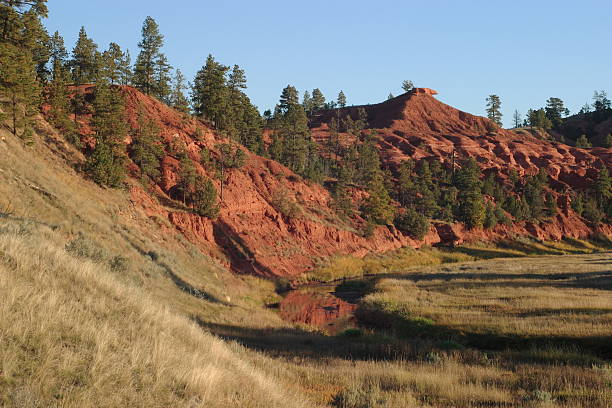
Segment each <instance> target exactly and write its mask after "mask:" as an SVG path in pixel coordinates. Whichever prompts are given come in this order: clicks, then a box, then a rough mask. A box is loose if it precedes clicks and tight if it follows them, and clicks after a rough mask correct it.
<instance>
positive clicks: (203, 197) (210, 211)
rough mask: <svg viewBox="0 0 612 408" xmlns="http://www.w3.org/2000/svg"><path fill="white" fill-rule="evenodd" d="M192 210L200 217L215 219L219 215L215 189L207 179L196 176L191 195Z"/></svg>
mask: <svg viewBox="0 0 612 408" xmlns="http://www.w3.org/2000/svg"><path fill="white" fill-rule="evenodd" d="M192 201H193V206H194V210H195V211H196V213H198V214H199V215H200V216H202V217H207V218H215V217H216V216H217V215H218V214H219V207H218V206H217V189H216V188H215V186H214V184H213V183H212V181H211V180H210V179H209V178H205V177H204V176H202V175H200V174H197V175H196V177H195V180H194V192H193V194H192Z"/></svg>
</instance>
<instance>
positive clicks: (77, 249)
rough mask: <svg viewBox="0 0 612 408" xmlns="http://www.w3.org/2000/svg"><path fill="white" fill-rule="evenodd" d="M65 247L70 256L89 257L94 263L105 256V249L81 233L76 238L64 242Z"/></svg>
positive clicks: (100, 260)
mask: <svg viewBox="0 0 612 408" xmlns="http://www.w3.org/2000/svg"><path fill="white" fill-rule="evenodd" d="M65 249H66V252H68V253H69V254H71V255H72V256H75V257H77V258H84V259H90V260H92V261H93V262H96V263H100V262H102V261H103V260H104V258H106V251H105V250H104V249H103V248H101V247H100V246H99V245H98V244H96V243H95V242H93V241H91V240H89V239H88V238H86V237H85V236H84V235H83V234H81V233H79V235H78V236H77V237H76V238H73V239H72V240H70V241H69V242H68V243H67V244H66V247H65Z"/></svg>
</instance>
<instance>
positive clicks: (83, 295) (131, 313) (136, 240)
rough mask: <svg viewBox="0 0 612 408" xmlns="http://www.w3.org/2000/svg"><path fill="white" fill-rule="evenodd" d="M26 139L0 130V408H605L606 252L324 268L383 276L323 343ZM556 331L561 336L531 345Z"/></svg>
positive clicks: (251, 286)
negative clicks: (355, 313)
mask: <svg viewBox="0 0 612 408" xmlns="http://www.w3.org/2000/svg"><path fill="white" fill-rule="evenodd" d="M38 134H39V136H38V139H37V141H36V142H35V143H34V144H33V145H31V146H24V145H23V144H22V142H21V141H20V140H18V139H16V138H14V137H13V136H11V135H10V134H6V133H2V135H0V213H1V215H0V315H1V316H2V319H1V320H0V395H1V397H0V398H1V399H0V405H1V406H7V407H47V406H62V407H94V406H95V407H100V406H103V407H104V406H106V407H117V406H147V407H157V406H159V407H162V406H163V407H166V406H179V407H180V406H185V407H221V406H222V407H233V406H241V407H242V406H244V407H276V406H278V407H314V406H333V407H341V408H371V407H392V408H393V407H398V408H399V407H477V406H492V407H524V406H563V407H606V406H608V405H606V404H607V403H608V402H607V401H609V400H610V398H611V395H610V390H611V388H610V385H609V384H610V383H612V378H611V377H610V363H609V361H610V360H609V356H608V355H607V354H606V349H605V347H608V348H609V346H607V345H606V344H607V343H605V342H604V343H602V342H600V341H599V340H597V339H595V338H594V337H593V339H589V336H590V334H589V333H591V332H592V333H593V334H594V335H596V337H597V338H598V339H604V340H605V339H608V338H609V336H610V333H609V330H608V326H609V325H607V323H606V322H608V320H609V314H610V313H611V310H612V306H611V305H609V302H608V301H607V292H608V291H609V274H608V275H606V271H607V269H609V255H608V254H603V255H602V254H600V255H580V256H574V257H564V258H559V257H553V256H549V257H546V258H521V259H512V260H508V259H493V260H489V261H481V262H477V263H474V262H471V260H472V259H476V258H486V257H499V256H524V255H525V254H529V253H538V254H542V253H548V254H561V253H572V252H592V251H596V250H599V249H601V248H602V247H598V246H593V245H591V244H588V243H584V242H578V241H576V242H562V243H557V244H554V245H553V244H546V243H530V244H529V247H526V246H525V247H523V246H521V244H520V243H514V244H512V245H513V246H511V247H510V246H509V247H508V248H497V249H491V248H486V247H484V246H481V247H479V246H474V247H471V248H462V249H461V250H460V251H459V250H458V251H455V252H448V251H436V250H432V251H430V250H428V251H424V252H420V253H417V252H414V251H413V250H405V251H399V252H398V253H397V254H395V255H394V254H388V255H385V256H375V257H370V258H367V259H365V260H364V261H360V262H359V263H357V264H354V262H355V261H352V260H348V259H340V260H339V261H338V262H335V263H332V264H331V265H329V266H327V268H328V269H322V270H321V271H323V272H324V273H325V274H327V275H329V277H337V276H348V275H346V274H344V272H343V271H344V269H347V268H348V269H350V268H354V270H353V271H351V273H350V274H349V275H353V274H355V275H361V274H363V273H369V272H374V273H380V272H383V271H384V270H392V271H393V272H396V273H397V274H398V276H396V279H395V280H388V279H385V280H382V281H380V282H379V283H378V284H377V285H376V286H375V287H374V289H373V292H372V293H370V294H369V295H368V296H366V297H365V299H364V300H363V302H362V304H361V306H360V308H361V312H364V311H365V312H368V311H369V312H370V313H373V312H376V313H378V316H379V317H380V319H378V322H379V323H383V322H386V325H381V326H376V325H368V324H367V322H366V319H364V322H363V323H364V326H363V327H362V329H361V330H357V331H356V332H353V333H343V334H341V335H339V336H329V335H325V334H322V333H319V332H317V331H315V330H314V329H312V328H307V327H303V326H299V325H293V324H289V323H287V322H284V321H282V320H281V319H280V318H279V316H278V314H277V312H276V311H275V309H274V308H272V307H268V306H269V305H274V304H275V303H276V302H278V301H279V299H280V298H279V295H277V294H276V293H275V290H274V289H275V288H274V283H273V282H271V281H265V280H261V279H257V278H254V277H247V276H237V275H234V274H232V273H230V272H228V271H227V269H225V268H224V267H223V266H222V265H219V264H217V263H216V262H215V261H213V260H212V259H211V258H209V257H207V256H204V255H203V254H202V253H201V252H200V251H198V250H197V249H196V248H195V247H193V246H192V245H191V244H190V243H189V242H187V241H186V240H184V238H182V236H181V235H180V234H178V233H174V232H173V231H172V229H170V228H168V227H167V225H166V224H165V222H164V220H163V219H157V218H155V217H147V216H146V214H143V213H142V212H141V211H140V210H139V207H138V206H137V205H134V203H132V202H131V201H130V198H129V195H128V194H127V192H126V191H116V190H113V191H111V190H106V189H101V188H99V187H97V186H95V185H94V184H93V183H91V182H89V181H87V180H85V179H83V178H82V176H81V175H80V174H79V173H78V171H75V169H78V168H79V166H80V165H81V163H82V157H81V156H80V153H78V152H76V151H74V150H73V149H72V148H71V147H70V146H68V145H66V144H65V143H64V142H63V141H62V139H61V138H60V137H59V136H58V135H56V134H55V133H54V132H53V131H52V130H51V129H48V128H45V127H44V125H43V124H41V125H40V128H39V129H38ZM580 246H582V247H583V248H582V249H579V248H578V249H577V247H580ZM451 261H454V262H457V263H454V264H452V265H449V264H443V263H444V262H451ZM343 265H344V266H343ZM419 265H420V266H419ZM353 272H354V273H353ZM561 275H562V276H561ZM402 276H403V278H402ZM580 285H583V286H580ZM584 285H590V286H584ZM566 309H567V310H566ZM415 327H416V328H418V329H419V330H418V331H417V332H414V328H415ZM410 330H413V331H412V332H411V331H410ZM449 330H450V331H449ZM551 330H552V331H551ZM451 332H452V333H451ZM449 333H450V334H449ZM555 333H557V334H558V335H559V336H566V337H568V336H569V337H572V338H573V339H574V341H573V342H570V343H567V341H565V340H563V339H561V340H559V341H544V342H541V341H533V338H534V337H538V336H539V337H542V336H543V335H546V336H550V335H554V334H555ZM508 338H510V339H515V340H517V342H515V343H513V342H507V341H506V340H507V339H508ZM474 339H476V340H479V341H475V340H474ZM499 339H505V340H504V342H501V343H500V344H501V346H499V345H497V346H496V342H497V341H498V340H499ZM484 340H491V341H490V342H489V343H486V344H485V343H483V341H484ZM553 340H554V339H553Z"/></svg>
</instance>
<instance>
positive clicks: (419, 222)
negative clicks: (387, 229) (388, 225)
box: [394, 208, 430, 240]
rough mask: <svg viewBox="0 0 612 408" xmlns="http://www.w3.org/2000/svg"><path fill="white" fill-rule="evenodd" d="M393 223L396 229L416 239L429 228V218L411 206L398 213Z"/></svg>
mask: <svg viewBox="0 0 612 408" xmlns="http://www.w3.org/2000/svg"><path fill="white" fill-rule="evenodd" d="M394 224H395V226H396V227H397V229H399V230H400V231H402V232H404V233H406V234H408V235H409V236H411V237H412V238H414V239H417V240H422V239H423V238H424V237H425V234H427V232H428V231H429V228H430V225H429V220H428V219H427V218H426V217H425V216H424V215H423V214H420V213H418V212H417V211H416V210H414V209H412V208H409V209H407V210H406V211H405V212H404V213H403V214H400V215H398V216H397V217H396V218H395V222H394Z"/></svg>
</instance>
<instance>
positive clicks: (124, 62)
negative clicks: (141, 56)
mask: <svg viewBox="0 0 612 408" xmlns="http://www.w3.org/2000/svg"><path fill="white" fill-rule="evenodd" d="M119 72H120V77H119V83H120V84H121V85H130V84H131V83H132V75H133V72H132V57H131V56H130V50H125V52H124V53H123V58H122V59H121V62H120V64H119Z"/></svg>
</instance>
